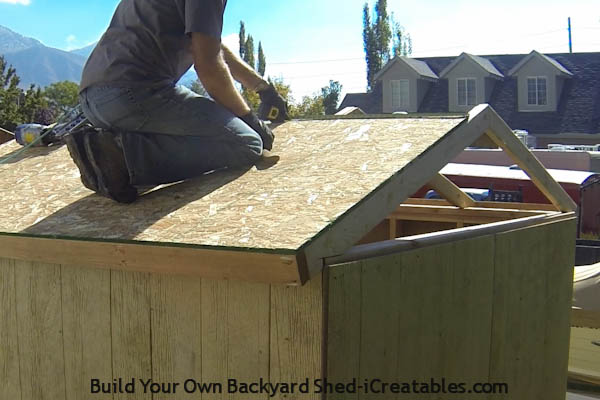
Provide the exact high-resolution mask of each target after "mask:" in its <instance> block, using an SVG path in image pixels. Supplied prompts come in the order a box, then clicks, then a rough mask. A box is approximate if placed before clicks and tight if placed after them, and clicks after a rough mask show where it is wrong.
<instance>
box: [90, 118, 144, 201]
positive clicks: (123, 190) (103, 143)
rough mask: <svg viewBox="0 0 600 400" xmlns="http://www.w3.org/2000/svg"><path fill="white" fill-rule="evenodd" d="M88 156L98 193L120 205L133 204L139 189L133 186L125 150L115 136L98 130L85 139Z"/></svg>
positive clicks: (109, 132)
mask: <svg viewBox="0 0 600 400" xmlns="http://www.w3.org/2000/svg"><path fill="white" fill-rule="evenodd" d="M83 139H84V146H85V150H86V154H87V156H88V159H89V161H90V164H91V165H92V168H93V170H94V172H95V174H96V176H97V182H98V190H96V192H97V193H98V194H101V195H103V196H106V197H109V198H111V199H113V200H116V201H118V202H119V203H132V202H134V201H135V199H136V198H137V189H136V188H135V187H134V186H132V185H131V183H130V180H129V171H128V169H127V164H126V162H125V156H124V154H123V149H122V147H121V146H120V145H119V143H118V142H117V139H116V137H115V134H114V133H113V132H111V131H108V130H104V129H97V130H96V131H95V132H90V133H88V134H86V135H85V136H84V137H83Z"/></svg>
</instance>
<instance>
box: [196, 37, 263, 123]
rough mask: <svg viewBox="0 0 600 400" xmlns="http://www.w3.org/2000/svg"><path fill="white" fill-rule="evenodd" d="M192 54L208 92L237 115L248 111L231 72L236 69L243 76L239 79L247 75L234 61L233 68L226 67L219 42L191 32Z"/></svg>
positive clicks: (197, 70) (248, 108)
mask: <svg viewBox="0 0 600 400" xmlns="http://www.w3.org/2000/svg"><path fill="white" fill-rule="evenodd" d="M229 53H231V52H229ZM192 54H193V56H194V67H195V69H196V73H197V74H198V78H199V79H200V81H201V82H202V85H203V86H204V89H206V91H207V92H208V94H210V95H211V97H212V98H213V99H215V100H216V101H217V102H218V103H220V104H221V105H223V106H224V107H225V108H227V109H229V110H230V111H231V112H233V113H234V114H235V115H237V116H238V117H241V116H244V115H247V114H248V113H250V111H251V110H250V107H248V105H247V104H246V102H245V101H244V99H243V98H242V96H241V95H240V93H239V92H238V91H237V90H236V88H235V86H234V82H233V77H232V72H233V70H236V74H238V73H239V74H241V75H242V76H244V77H240V79H246V78H245V77H246V76H247V75H246V74H245V73H244V72H239V71H240V70H241V69H238V68H239V65H237V64H235V63H234V64H235V66H234V67H233V69H230V68H231V66H229V67H228V64H227V63H226V61H225V58H224V57H223V52H222V47H221V42H220V41H219V40H218V39H215V38H213V37H211V36H208V35H205V34H202V33H192ZM261 79H262V78H261ZM241 83H242V84H244V83H243V82H241Z"/></svg>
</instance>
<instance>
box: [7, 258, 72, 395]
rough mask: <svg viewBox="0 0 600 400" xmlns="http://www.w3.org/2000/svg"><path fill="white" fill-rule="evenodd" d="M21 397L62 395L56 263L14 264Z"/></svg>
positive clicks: (63, 379) (60, 317)
mask: <svg viewBox="0 0 600 400" xmlns="http://www.w3.org/2000/svg"><path fill="white" fill-rule="evenodd" d="M15 275H16V295H17V304H16V305H17V327H18V331H19V337H18V344H19V360H20V381H21V396H22V398H23V399H36V400H37V399H39V400H46V399H48V400H55V399H62V398H64V397H65V361H64V357H63V355H64V348H63V345H64V343H63V335H62V331H63V324H62V311H61V294H60V290H61V287H60V286H61V282H60V280H61V278H60V275H61V268H60V266H59V265H52V264H41V263H27V262H19V263H16V264H15Z"/></svg>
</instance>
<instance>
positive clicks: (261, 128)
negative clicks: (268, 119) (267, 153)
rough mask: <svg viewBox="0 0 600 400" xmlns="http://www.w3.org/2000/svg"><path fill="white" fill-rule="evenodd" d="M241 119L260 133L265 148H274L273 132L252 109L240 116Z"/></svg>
mask: <svg viewBox="0 0 600 400" xmlns="http://www.w3.org/2000/svg"><path fill="white" fill-rule="evenodd" d="M240 119H241V120H242V121H244V122H245V123H246V124H247V125H248V126H249V127H250V128H252V129H254V130H255V131H256V132H257V133H258V134H259V135H260V138H261V139H262V142H263V148H264V149H267V150H271V149H272V148H273V140H275V136H274V135H273V132H272V131H271V129H269V127H268V126H267V125H265V123H264V122H263V121H261V120H260V119H259V118H258V117H257V116H256V114H254V112H252V111H250V112H249V113H248V114H246V115H244V116H242V117H240Z"/></svg>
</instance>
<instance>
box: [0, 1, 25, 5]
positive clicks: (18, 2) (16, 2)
mask: <svg viewBox="0 0 600 400" xmlns="http://www.w3.org/2000/svg"><path fill="white" fill-rule="evenodd" d="M0 3H8V4H21V5H23V6H28V5H30V4H31V0H0Z"/></svg>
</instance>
